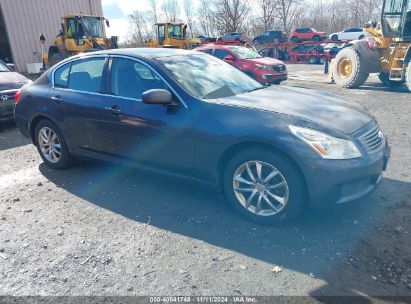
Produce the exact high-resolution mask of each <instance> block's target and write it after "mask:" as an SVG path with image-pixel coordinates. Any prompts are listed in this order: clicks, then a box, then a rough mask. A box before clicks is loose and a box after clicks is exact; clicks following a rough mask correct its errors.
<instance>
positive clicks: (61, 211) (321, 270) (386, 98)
mask: <svg viewBox="0 0 411 304" xmlns="http://www.w3.org/2000/svg"><path fill="white" fill-rule="evenodd" d="M312 69H313V67H312V66H302V65H298V66H291V67H290V71H291V74H292V73H296V72H297V71H298V74H300V75H303V74H304V71H312ZM316 69H318V71H319V73H320V70H321V67H316ZM307 73H308V72H307ZM307 75H311V74H309V73H308V74H307ZM308 77H311V76H308ZM286 84H287V85H291V86H302V87H308V88H314V89H321V90H326V91H329V92H333V93H338V94H341V95H343V96H346V97H348V98H351V99H354V100H356V101H358V102H360V103H361V104H363V105H364V106H366V107H367V108H369V109H370V110H371V112H372V113H373V114H374V115H375V116H376V117H377V119H378V121H379V123H380V125H381V127H382V129H383V130H384V132H385V134H386V135H387V136H388V138H389V141H390V143H391V145H392V159H391V162H390V164H389V168H388V171H387V172H386V175H385V179H384V181H383V182H382V184H381V186H380V188H379V189H378V190H377V191H376V192H374V194H373V195H372V196H371V197H370V198H368V199H365V200H364V201H362V202H360V203H358V204H355V205H348V206H344V207H341V208H338V209H335V210H327V211H308V212H305V213H304V214H303V215H302V216H301V217H300V218H298V219H297V220H296V221H294V222H292V223H290V224H289V225H287V226H286V227H283V228H272V227H271V228H268V227H260V226H257V225H255V224H252V223H249V222H246V221H244V220H242V219H241V218H239V217H237V216H236V215H234V214H232V212H231V210H230V208H229V207H227V206H226V204H225V202H224V197H223V196H222V194H219V193H216V192H215V191H214V190H213V189H210V188H206V187H204V186H202V185H197V184H194V183H190V182H187V181H183V180H175V179H171V178H165V177H162V176H156V175H152V174H147V173H145V172H141V171H139V170H137V169H133V168H126V167H121V166H114V165H110V164H102V163H90V162H83V163H81V164H80V165H79V166H76V167H74V168H72V169H70V170H66V171H54V170H50V169H48V168H47V167H46V166H44V164H42V162H41V159H40V157H39V156H38V154H37V151H36V149H35V147H34V146H33V145H31V144H30V143H29V142H28V141H27V140H26V139H24V138H23V137H22V136H21V135H20V133H19V132H18V130H17V129H16V128H15V126H14V125H13V124H12V123H2V124H1V125H0V282H1V284H0V295H19V296H21V295H309V296H313V297H317V296H321V295H370V296H372V297H375V298H379V297H382V296H387V295H389V296H393V295H402V296H406V295H408V296H411V238H410V233H411V220H410V219H411V214H410V207H411V184H410V182H411V170H410V169H411V155H410V151H411V134H410V133H411V122H410V119H409V118H410V117H411V116H410V109H411V105H410V104H411V94H409V93H407V92H406V90H405V89H397V90H396V91H390V90H389V89H388V88H385V87H383V86H382V85H380V84H379V83H378V82H376V81H374V78H371V82H370V83H367V85H366V86H364V87H362V88H360V89H356V90H342V89H339V88H338V87H336V86H334V85H329V84H323V83H319V82H308V81H305V80H304V79H301V80H289V81H287V82H286Z"/></svg>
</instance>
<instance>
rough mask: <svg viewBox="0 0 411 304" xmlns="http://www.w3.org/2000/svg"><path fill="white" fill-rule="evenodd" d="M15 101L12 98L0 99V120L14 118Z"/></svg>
mask: <svg viewBox="0 0 411 304" xmlns="http://www.w3.org/2000/svg"><path fill="white" fill-rule="evenodd" d="M15 106H16V103H15V101H14V100H8V101H3V100H0V120H6V119H12V118H14V108H15Z"/></svg>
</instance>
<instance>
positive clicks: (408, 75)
mask: <svg viewBox="0 0 411 304" xmlns="http://www.w3.org/2000/svg"><path fill="white" fill-rule="evenodd" d="M405 82H406V84H407V87H408V91H410V92H411V62H408V67H407V70H406V72H405Z"/></svg>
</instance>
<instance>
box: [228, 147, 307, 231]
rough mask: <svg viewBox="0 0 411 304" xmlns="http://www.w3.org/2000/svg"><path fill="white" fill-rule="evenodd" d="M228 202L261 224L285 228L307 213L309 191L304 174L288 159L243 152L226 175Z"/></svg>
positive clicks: (267, 152) (256, 150) (233, 159)
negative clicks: (304, 209) (300, 213)
mask: <svg viewBox="0 0 411 304" xmlns="http://www.w3.org/2000/svg"><path fill="white" fill-rule="evenodd" d="M224 190H225V193H226V196H227V199H228V202H229V203H230V204H231V205H232V206H233V207H234V208H235V209H236V210H237V211H238V212H239V213H240V214H241V215H243V216H244V217H246V218H247V219H249V220H252V221H254V222H257V223H260V224H272V225H281V224H283V223H285V222H287V221H289V220H291V219H293V218H295V217H296V216H297V214H298V213H299V212H300V211H301V210H302V209H303V206H304V202H305V200H306V191H305V187H304V182H303V180H302V178H301V174H300V172H299V171H298V169H297V168H296V167H295V165H294V164H293V163H292V162H291V161H290V160H288V159H287V158H286V157H284V156H282V155H280V154H277V153H274V152H269V151H267V150H265V149H250V150H246V151H243V152H240V153H239V154H237V155H236V156H234V157H233V158H232V159H231V160H230V161H229V163H228V164H227V166H226V168H225V171H224Z"/></svg>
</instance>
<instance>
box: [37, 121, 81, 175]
mask: <svg viewBox="0 0 411 304" xmlns="http://www.w3.org/2000/svg"><path fill="white" fill-rule="evenodd" d="M35 143H36V147H37V150H38V151H39V153H40V156H41V158H42V159H43V161H44V162H45V164H46V165H47V166H48V167H50V168H53V169H65V168H68V167H70V166H71V165H72V163H73V158H72V156H71V154H70V152H69V150H68V148H67V144H66V141H65V140H64V137H63V134H62V133H61V132H60V130H59V128H58V127H57V125H56V124H55V123H53V122H51V121H50V120H42V121H40V122H39V123H38V124H37V126H36V129H35Z"/></svg>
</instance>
